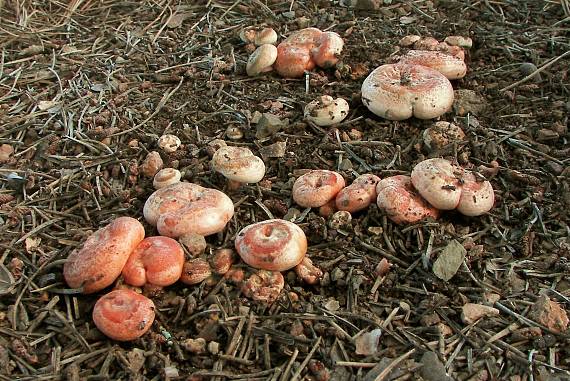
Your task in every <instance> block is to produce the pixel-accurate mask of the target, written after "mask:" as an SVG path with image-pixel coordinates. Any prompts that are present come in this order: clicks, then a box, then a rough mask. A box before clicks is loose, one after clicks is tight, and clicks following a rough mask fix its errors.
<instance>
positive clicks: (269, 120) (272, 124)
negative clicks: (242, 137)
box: [255, 112, 289, 139]
mask: <svg viewBox="0 0 570 381" xmlns="http://www.w3.org/2000/svg"><path fill="white" fill-rule="evenodd" d="M288 124H289V119H284V120H282V119H281V118H279V117H278V116H277V115H274V114H270V113H267V112H266V113H264V114H263V115H261V118H259V122H258V123H257V131H256V132H255V137H256V138H258V139H263V138H266V137H268V136H271V135H273V134H275V133H277V132H278V131H280V130H281V129H282V128H284V127H287V125H288Z"/></svg>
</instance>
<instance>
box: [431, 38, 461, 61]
mask: <svg viewBox="0 0 570 381" xmlns="http://www.w3.org/2000/svg"><path fill="white" fill-rule="evenodd" d="M437 50H438V51H440V52H444V53H446V54H449V55H451V56H454V57H457V58H459V59H460V60H462V61H465V50H463V48H461V47H459V46H454V45H448V44H447V43H445V42H440V43H439V45H437Z"/></svg>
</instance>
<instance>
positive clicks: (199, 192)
mask: <svg viewBox="0 0 570 381" xmlns="http://www.w3.org/2000/svg"><path fill="white" fill-rule="evenodd" d="M143 214H144V217H145V219H146V221H147V222H148V223H149V224H151V225H153V226H156V227H157V229H158V232H159V233H160V235H164V236H167V237H172V238H177V237H180V236H181V235H184V234H188V233H195V234H199V235H202V236H207V235H210V234H214V233H218V232H220V231H222V230H223V229H224V228H225V226H226V224H227V223H228V221H229V220H230V219H231V218H232V216H233V215H234V204H233V202H232V200H231V199H230V198H229V197H228V196H226V195H225V194H224V193H223V192H220V191H219V190H216V189H210V188H204V187H201V186H200V185H197V184H192V183H186V182H181V183H177V184H173V185H169V186H167V187H165V188H162V189H159V190H157V191H155V192H154V193H153V194H151V195H150V197H149V198H148V199H147V200H146V202H145V204H144V208H143Z"/></svg>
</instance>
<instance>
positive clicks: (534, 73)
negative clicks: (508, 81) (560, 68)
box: [499, 50, 570, 93]
mask: <svg viewBox="0 0 570 381" xmlns="http://www.w3.org/2000/svg"><path fill="white" fill-rule="evenodd" d="M569 54H570V50H568V51H566V52H564V53H562V54H561V55H559V56H558V57H556V58H554V59H552V60H550V61H548V62H547V63H545V64H544V65H542V66H541V67H539V68H538V69H536V70H535V71H533V72H532V73H530V74H529V75H527V76H526V77H524V78H523V79H521V80H520V81H517V82H515V83H513V84H512V85H509V86H507V87H503V88H502V89H501V90H499V92H501V93H502V92H503V91H507V90H510V89H512V88H513V87H517V86H518V85H520V84H523V83H525V82H527V81H528V80H529V79H532V78H533V77H534V76H535V75H537V74H538V73H540V72H542V71H544V70H546V69H547V68H548V67H550V66H552V65H553V64H554V63H556V62H557V61H560V60H561V59H562V58H564V57H566V56H567V55H569Z"/></svg>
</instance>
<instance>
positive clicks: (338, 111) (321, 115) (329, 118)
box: [305, 95, 349, 126]
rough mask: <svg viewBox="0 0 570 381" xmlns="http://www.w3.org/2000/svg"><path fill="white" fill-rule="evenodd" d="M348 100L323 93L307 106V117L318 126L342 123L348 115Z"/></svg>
mask: <svg viewBox="0 0 570 381" xmlns="http://www.w3.org/2000/svg"><path fill="white" fill-rule="evenodd" d="M348 110H349V106H348V102H347V101H346V100H344V99H342V98H336V99H334V98H333V97H331V96H329V95H323V96H321V97H319V98H318V99H315V100H313V101H311V102H309V103H307V105H306V106H305V118H307V119H308V120H310V121H312V122H313V123H315V124H316V125H317V126H331V125H333V124H336V123H340V122H342V121H343V120H344V118H346V116H347V115H348Z"/></svg>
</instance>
